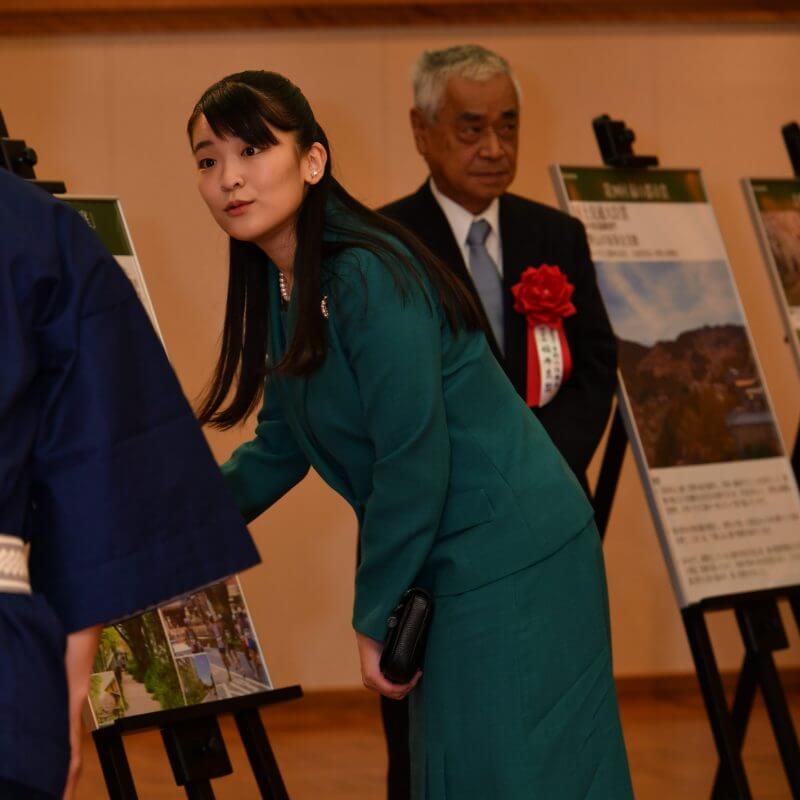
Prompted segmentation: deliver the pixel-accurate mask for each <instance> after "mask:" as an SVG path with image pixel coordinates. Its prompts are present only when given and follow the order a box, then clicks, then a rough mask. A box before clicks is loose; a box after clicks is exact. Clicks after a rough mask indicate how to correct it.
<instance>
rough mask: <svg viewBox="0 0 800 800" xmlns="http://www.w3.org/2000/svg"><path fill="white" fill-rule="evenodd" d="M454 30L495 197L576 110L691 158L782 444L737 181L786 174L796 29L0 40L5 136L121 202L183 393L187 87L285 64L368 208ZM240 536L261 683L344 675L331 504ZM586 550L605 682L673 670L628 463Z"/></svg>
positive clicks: (563, 149) (573, 129)
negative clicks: (438, 50) (603, 530)
mask: <svg viewBox="0 0 800 800" xmlns="http://www.w3.org/2000/svg"><path fill="white" fill-rule="evenodd" d="M467 40H470V41H474V40H477V41H480V42H481V43H483V44H485V45H487V46H489V47H492V48H496V49H497V50H499V51H501V52H502V53H504V54H505V55H506V56H507V57H508V58H509V59H510V60H511V61H512V63H513V65H514V66H515V68H516V70H517V72H518V75H519V77H520V80H521V83H522V86H523V90H524V101H525V105H524V116H523V128H522V148H521V151H522V152H521V159H520V171H519V176H518V178H517V180H516V183H515V186H514V189H515V190H516V191H517V192H519V193H522V194H525V195H529V196H531V197H534V198H537V199H539V200H543V201H545V202H554V195H553V190H552V188H551V185H550V182H549V178H548V176H547V172H546V166H547V165H548V164H549V163H551V162H555V161H559V160H560V161H569V162H572V163H586V164H593V163H596V162H597V161H598V156H597V153H596V147H595V144H594V140H593V136H592V132H591V127H590V124H589V123H590V120H591V118H592V117H593V116H595V115H596V114H599V113H602V112H608V113H610V114H611V115H612V116H617V117H623V118H624V119H626V120H627V121H628V122H629V123H630V124H631V125H632V126H633V127H634V128H635V129H636V131H637V132H638V134H639V142H638V148H639V151H640V152H644V153H649V152H656V153H658V154H659V155H660V156H661V159H662V163H663V164H665V165H670V166H700V167H702V168H703V169H704V170H705V174H706V179H707V183H708V188H709V192H710V194H711V198H712V201H713V202H714V204H715V207H716V209H717V212H718V215H719V220H720V225H721V227H722V232H723V234H724V237H725V241H726V243H727V245H728V248H729V253H730V257H731V261H732V264H733V269H734V272H735V274H736V277H737V280H738V281H739V286H740V289H741V292H742V296H743V300H744V305H745V307H746V310H747V312H748V314H749V316H750V321H751V324H752V329H753V334H754V336H755V339H756V342H757V343H758V346H759V351H760V355H761V358H762V361H763V365H764V369H765V372H766V377H767V381H768V385H769V387H770V390H771V392H772V397H773V400H774V403H775V408H776V411H777V414H778V417H779V420H780V424H781V428H782V430H783V433H784V436H785V437H786V438H787V440H789V441H792V440H793V437H794V431H795V424H796V421H797V412H798V405H799V404H798V401H797V385H798V378H797V374H796V370H795V367H794V365H793V363H792V361H791V359H790V355H789V352H788V348H787V346H786V345H785V343H784V339H783V331H782V328H781V325H780V323H779V321H778V315H777V311H776V306H775V303H774V300H773V297H772V294H771V290H770V286H769V283H768V279H767V275H766V272H765V269H764V267H763V264H762V261H761V258H760V255H759V251H758V248H757V244H756V241H755V238H754V235H753V232H752V229H751V225H750V221H749V218H748V215H747V211H746V208H745V204H744V201H743V198H742V195H741V191H740V189H739V187H738V183H737V182H738V179H739V178H740V177H742V176H745V175H760V176H770V175H775V176H783V175H787V174H789V164H788V161H787V158H786V155H785V153H784V149H783V144H782V141H781V139H780V131H779V129H780V125H781V124H783V123H784V122H786V121H787V120H789V119H791V118H793V117H794V118H797V117H798V116H800V107H798V105H797V101H798V98H800V29H783V30H778V29H766V28H760V29H756V28H753V29H746V28H720V29H715V28H712V27H696V28H667V27H660V28H650V27H646V26H632V27H630V28H615V27H601V26H595V27H592V28H585V29H582V28H574V27H571V28H558V27H553V28H537V27H530V26H520V27H515V28H496V29H492V28H484V29H481V30H476V29H456V28H450V29H443V28H436V29H433V28H432V29H413V30H403V29H385V30H358V31H346V30H334V31H321V30H317V31H313V32H310V33H304V32H292V31H277V32H274V33H273V32H268V31H259V32H252V33H240V34H231V33H225V34H220V35H208V34H204V35H199V34H198V35H188V34H187V35H174V36H167V35H162V36H120V37H96V38H95V37H85V38H84V37H69V38H51V39H45V38H42V39H36V38H24V39H3V38H1V37H0V109H2V111H3V112H4V113H5V115H6V119H7V122H8V124H9V126H10V127H11V133H12V135H19V136H23V137H25V138H26V139H27V140H28V142H29V143H30V144H32V145H33V146H35V147H36V148H37V149H38V150H39V153H40V157H41V164H40V167H39V175H40V177H43V178H62V179H64V180H65V181H66V182H67V185H68V187H69V189H70V190H71V191H73V192H76V193H77V192H83V193H101V194H116V195H119V196H120V197H121V198H122V200H123V203H124V207H125V210H126V212H127V215H128V219H129V223H130V226H131V229H132V231H133V235H134V239H135V243H136V247H137V249H138V253H139V257H140V260H141V263H142V266H143V269H144V272H145V276H146V278H147V280H148V283H149V286H150V292H151V294H152V297H153V300H154V303H155V307H156V310H157V312H158V314H159V318H160V323H161V327H162V330H163V333H164V336H165V338H166V342H167V346H168V349H169V353H170V356H171V358H172V361H173V363H174V365H175V368H176V370H177V372H178V375H179V376H180V379H181V381H182V383H183V386H184V388H185V390H186V392H187V393H188V394H189V395H190V396H193V395H195V394H196V393H197V392H198V391H199V390H200V388H201V387H202V385H203V382H204V380H205V378H206V376H207V375H208V373H209V371H210V369H211V366H212V364H213V359H214V354H215V346H216V340H217V335H218V332H219V327H220V321H221V313H222V308H223V302H224V289H225V265H224V256H225V247H224V239H223V237H222V236H221V235H220V234H219V233H218V232H217V231H216V230H215V229H214V226H213V224H212V222H211V220H210V218H209V217H208V216H207V214H206V212H205V210H204V208H203V207H202V205H201V203H200V200H199V198H198V196H197V194H196V192H195V189H194V185H193V184H194V175H193V163H192V161H191V159H190V157H189V154H188V152H187V146H186V141H185V135H184V130H183V128H184V124H185V120H186V117H187V116H188V114H189V112H190V110H191V107H192V105H193V103H194V101H195V100H196V99H197V97H198V96H199V94H200V93H201V91H202V90H203V89H204V88H205V87H206V86H207V85H208V84H210V83H211V82H213V81H214V80H216V79H217V78H219V77H221V76H222V75H225V74H227V73H228V72H232V71H234V70H238V69H242V68H252V67H266V68H270V69H275V70H278V71H281V72H284V73H286V74H288V75H289V76H291V77H292V78H293V79H294V80H295V81H296V82H297V83H298V84H299V85H300V86H301V87H302V88H303V89H304V90H305V92H306V93H307V95H308V97H309V98H310V100H311V102H312V104H313V105H314V107H315V109H316V112H317V116H318V118H319V119H320V120H321V122H322V123H323V125H324V126H325V127H326V128H327V131H328V133H329V135H330V137H331V140H332V142H333V145H334V161H335V163H338V174H339V177H340V178H341V179H342V181H343V182H344V183H345V184H346V185H347V186H348V187H349V188H350V189H351V190H352V191H353V192H354V193H355V194H356V195H358V196H360V197H361V198H362V199H364V200H365V201H367V202H369V203H376V204H377V203H381V202H384V201H387V200H389V199H392V198H394V197H397V196H399V195H401V194H404V193H407V192H409V191H411V190H413V189H414V188H415V187H416V186H417V185H418V184H419V183H420V182H421V180H422V178H423V176H424V174H425V172H424V169H423V166H422V163H421V162H420V160H419V158H418V157H417V155H416V153H415V152H414V149H413V146H412V142H411V139H410V136H409V131H408V124H407V110H408V106H409V99H410V92H409V88H408V77H409V71H410V68H411V64H412V62H413V61H414V58H415V56H416V55H417V54H418V53H419V51H420V50H421V49H422V48H423V47H438V46H445V45H448V44H452V43H456V42H461V41H467ZM249 430H250V428H249V427H248V428H247V429H245V430H239V431H235V432H232V433H228V434H225V435H222V434H217V433H211V434H210V437H209V438H210V441H211V444H212V447H213V448H214V451H215V453H216V454H217V456H218V457H219V458H220V459H223V458H225V457H226V455H227V453H229V451H230V450H231V449H232V448H233V447H234V446H235V445H236V444H237V443H238V442H240V441H242V440H243V439H244V438H246V437H247V436H248V432H249ZM595 466H596V465H595ZM420 491H424V482H421V485H420ZM252 530H253V533H254V535H255V537H256V540H257V542H258V546H259V548H260V550H261V553H262V556H263V559H264V562H265V563H264V565H262V566H260V567H258V568H257V569H255V570H252V571H250V572H249V573H248V574H246V575H245V576H244V583H245V588H246V591H247V595H248V598H249V600H250V604H251V607H252V609H253V612H254V614H255V617H256V620H257V623H258V627H259V630H260V634H261V638H262V641H263V643H264V646H265V651H266V654H267V657H268V659H269V663H270V666H271V669H272V671H273V673H274V677H275V680H276V682H277V683H279V684H282V683H286V682H290V681H291V682H294V681H300V682H302V683H303V684H305V685H306V686H307V687H309V688H313V687H323V686H344V685H351V684H354V683H356V682H357V681H358V674H357V663H356V659H355V654H354V648H353V642H352V633H351V631H350V627H349V617H350V604H351V600H352V588H351V587H352V574H353V560H354V553H355V524H354V518H353V515H352V513H351V512H350V510H349V508H347V507H346V506H345V504H344V503H343V502H342V501H341V500H340V499H339V498H338V497H336V496H334V495H333V493H332V492H331V491H330V490H329V489H327V487H325V486H324V485H323V484H322V483H321V481H320V480H319V479H318V478H316V477H315V476H312V477H310V478H308V479H307V480H306V481H305V482H304V483H303V484H302V485H301V486H299V487H298V488H297V489H296V490H294V491H293V492H292V493H290V494H289V495H288V496H287V497H286V498H285V499H284V500H282V501H281V502H280V503H279V504H278V505H277V506H275V508H273V509H272V510H270V511H269V512H268V513H266V514H265V515H264V516H263V517H262V518H261V519H260V520H259V521H258V522H257V523H255V524H254V525H253V526H252ZM220 547H224V542H221V543H220ZM606 553H607V560H608V572H609V583H610V590H611V602H612V613H613V620H614V640H615V641H614V644H615V648H616V669H617V672H618V674H621V675H629V674H642V673H659V672H674V671H689V670H691V661H690V656H689V652H688V648H687V646H686V643H685V639H684V635H683V629H682V626H681V623H680V617H679V614H678V611H677V609H676V606H675V602H674V600H673V596H672V591H671V588H670V585H669V583H668V580H667V575H666V570H665V567H664V564H663V561H662V558H661V555H660V551H659V549H658V545H657V542H656V537H655V533H654V531H653V527H652V524H651V521H650V517H649V514H648V511H647V507H646V505H645V502H644V498H643V493H642V489H641V487H640V484H639V481H638V478H637V475H636V472H635V469H634V467H633V464H632V463H631V460H630V458H628V460H627V461H626V464H625V469H624V472H623V476H622V481H621V484H620V489H619V495H618V503H617V506H616V509H615V512H614V516H613V518H612V522H611V529H610V533H609V537H608V545H607V548H606ZM545 613H546V612H545ZM715 636H716V637H717V638H718V640H719V642H720V653H721V659H720V660H721V664H722V665H723V666H726V667H732V666H734V665H735V664H736V663H738V661H739V647H738V643H737V639H736V632H735V629H734V627H733V625H732V624H731V623H730V621H727V622H725V621H724V620H722V621H721V623H720V624H719V625H715ZM799 651H800V647H798V642H797V636H796V634H793V647H792V651H791V652H790V653H789V654H788V656H789V659H788V660H789V661H790V662H791V663H794V664H800V652H799Z"/></svg>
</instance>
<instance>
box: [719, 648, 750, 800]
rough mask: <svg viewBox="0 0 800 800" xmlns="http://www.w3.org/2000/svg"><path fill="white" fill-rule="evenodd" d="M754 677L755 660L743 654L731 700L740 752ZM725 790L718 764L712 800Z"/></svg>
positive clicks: (732, 715)
mask: <svg viewBox="0 0 800 800" xmlns="http://www.w3.org/2000/svg"><path fill="white" fill-rule="evenodd" d="M756 678H757V675H756V667H755V662H754V661H753V658H752V656H750V655H749V654H745V657H744V660H743V661H742V670H741V672H740V673H739V680H738V682H737V684H736V698H735V699H734V701H733V713H732V714H731V717H732V720H733V729H734V734H735V735H736V740H737V742H736V743H737V745H738V747H739V750H740V752H741V748H742V745H743V744H744V738H745V734H746V733H747V725H748V723H749V722H750V712H751V711H752V710H753V702H754V700H755V698H756V686H757V685H758V682H757V680H756ZM727 791H728V790H727V787H726V784H725V774H724V772H723V770H722V766H721V765H720V766H718V767H717V774H716V776H715V777H714V789H713V791H712V792H711V797H712V798H713V800H724V798H725V796H726V792H727Z"/></svg>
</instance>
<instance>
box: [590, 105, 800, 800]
mask: <svg viewBox="0 0 800 800" xmlns="http://www.w3.org/2000/svg"><path fill="white" fill-rule="evenodd" d="M593 126H594V130H595V135H596V136H597V141H598V144H599V146H600V152H601V154H602V157H603V162H604V163H605V164H607V165H608V166H611V167H617V168H645V167H648V166H657V165H658V159H657V158H656V157H655V156H635V155H634V154H633V151H632V144H633V142H634V140H635V136H634V133H633V131H631V130H630V129H629V128H627V126H626V125H625V123H624V122H622V121H615V120H611V119H610V118H609V117H608V116H607V115H603V116H602V117H598V118H597V119H595V120H594V121H593ZM786 127H787V128H788V127H789V126H786ZM794 127H795V128H796V129H797V130H796V131H795V134H796V136H797V139H796V141H797V151H796V154H797V165H796V167H797V168H798V169H800V128H798V126H797V125H795V126H794ZM784 136H786V128H784ZM787 146H788V142H787ZM790 152H791V151H790ZM794 163H795V159H794V156H793V164H794ZM627 445H628V434H627V432H626V429H625V423H624V420H623V417H622V413H621V410H620V403H619V397H618V399H617V404H616V410H615V411H614V417H613V421H612V423H611V430H610V433H609V437H608V441H607V443H606V449H605V452H604V454H603V461H602V464H601V468H600V475H599V477H598V481H597V487H596V490H595V509H596V518H597V524H598V528H599V530H600V533H601V536H603V535H604V534H605V531H606V528H607V526H608V520H609V517H610V514H611V506H612V504H613V501H614V495H615V493H616V489H617V485H618V483H619V477H620V471H621V468H622V463H623V460H624V457H625V450H626V448H627ZM799 456H800V446H799V445H798V443H796V444H795V448H794V453H793V456H792V466H793V467H794V470H795V476H797V460H798V457H799ZM781 598H784V599H788V600H789V602H790V605H791V609H792V612H793V616H794V619H795V623H796V624H797V626H798V628H800V586H790V587H782V588H779V589H769V590H764V591H760V592H750V593H745V594H736V595H727V596H722V597H714V598H709V599H707V600H703V601H701V602H699V603H694V604H692V605H689V606H687V607H686V608H683V609H681V616H682V617H683V624H684V627H685V629H686V636H687V638H688V640H689V646H690V649H691V651H692V658H693V659H694V664H695V671H696V673H697V679H698V681H699V683H700V689H701V691H702V694H703V700H704V702H705V706H706V713H707V715H708V719H709V722H710V724H711V730H712V734H713V736H714V743H715V745H716V748H717V753H718V755H719V760H720V763H719V766H718V768H717V773H716V776H715V779H714V786H713V789H712V792H711V797H712V800H728V798H736V800H749V799H750V798H751V797H752V793H751V792H750V786H749V784H748V781H747V775H746V773H745V769H744V763H743V761H742V754H741V751H742V745H743V743H744V738H745V733H746V731H747V724H748V722H749V719H750V714H751V711H752V708H753V702H754V700H755V693H756V689H757V688H760V689H761V693H762V695H763V697H764V703H765V705H766V707H767V712H768V714H769V718H770V722H771V724H772V729H773V732H774V734H775V740H776V742H777V744H778V749H779V751H780V755H781V760H782V762H783V767H784V771H785V772H786V777H787V780H788V783H789V786H790V789H791V792H792V798H794V800H800V745H798V740H797V733H796V732H795V729H794V725H793V723H792V718H791V714H790V712H789V705H788V703H787V701H786V695H785V692H784V690H783V686H782V684H781V681H780V675H779V673H778V670H777V668H776V666H775V661H774V658H773V652H774V651H776V650H785V649H786V648H788V646H789V643H788V640H787V638H786V631H785V630H784V627H783V622H782V620H781V616H780V612H779V609H778V604H777V601H778V599H781ZM721 610H730V611H733V612H734V613H735V615H736V621H737V623H738V625H739V631H740V633H741V636H742V641H743V643H744V647H745V655H744V660H743V662H742V668H741V671H740V673H739V679H738V683H737V687H736V695H735V698H734V703H733V708H732V709H731V708H730V707H729V705H728V702H727V699H726V697H725V690H724V687H723V685H722V678H721V676H720V673H719V668H718V666H717V662H716V658H715V656H714V649H713V646H712V643H711V637H710V636H709V632H708V627H707V625H706V620H705V615H706V613H709V612H713V611H721Z"/></svg>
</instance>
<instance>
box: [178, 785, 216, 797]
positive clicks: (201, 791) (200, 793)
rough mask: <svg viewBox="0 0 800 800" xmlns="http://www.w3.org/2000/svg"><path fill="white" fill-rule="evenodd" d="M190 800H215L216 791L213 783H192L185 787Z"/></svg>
mask: <svg viewBox="0 0 800 800" xmlns="http://www.w3.org/2000/svg"><path fill="white" fill-rule="evenodd" d="M183 788H184V789H185V790H186V797H187V798H188V800H214V790H213V789H212V788H211V781H192V783H187V784H186V786H184V787H183Z"/></svg>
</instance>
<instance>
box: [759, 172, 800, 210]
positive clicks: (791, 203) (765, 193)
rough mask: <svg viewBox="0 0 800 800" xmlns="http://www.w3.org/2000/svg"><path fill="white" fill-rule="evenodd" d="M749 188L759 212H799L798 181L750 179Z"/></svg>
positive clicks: (799, 195)
mask: <svg viewBox="0 0 800 800" xmlns="http://www.w3.org/2000/svg"><path fill="white" fill-rule="evenodd" d="M750 186H751V187H752V189H753V196H754V197H755V199H756V203H757V204H758V210H759V211H800V179H791V178H785V179H782V180H763V179H760V178H751V179H750Z"/></svg>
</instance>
